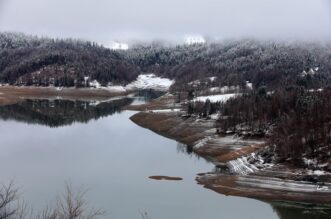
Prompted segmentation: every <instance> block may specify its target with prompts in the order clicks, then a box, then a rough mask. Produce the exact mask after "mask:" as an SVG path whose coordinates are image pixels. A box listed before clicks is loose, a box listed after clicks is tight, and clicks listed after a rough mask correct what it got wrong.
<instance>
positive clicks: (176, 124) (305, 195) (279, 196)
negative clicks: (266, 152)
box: [130, 97, 331, 204]
mask: <svg viewBox="0 0 331 219" xmlns="http://www.w3.org/2000/svg"><path fill="white" fill-rule="evenodd" d="M162 100H166V101H165V104H163V105H162ZM175 105H176V104H175V103H170V101H169V98H165V97H163V98H160V99H158V100H157V102H154V101H152V102H151V103H149V104H146V105H144V106H140V109H138V110H141V112H139V113H137V114H135V115H133V116H132V117H131V118H130V119H131V120H132V121H133V122H135V123H136V124H137V125H139V126H142V127H144V128H147V129H150V130H151V131H153V132H155V133H157V134H160V135H162V136H164V137H167V138H170V139H174V140H176V141H178V142H181V143H184V144H186V145H188V147H190V148H191V149H192V150H193V152H195V153H196V154H198V155H199V156H201V157H203V158H205V159H207V160H209V161H212V162H213V163H214V164H215V165H216V166H217V165H223V164H225V163H227V162H229V161H231V160H234V159H237V158H240V157H242V156H244V155H248V154H251V153H253V152H255V151H258V150H260V149H263V148H264V147H265V145H264V142H263V141H261V140H257V141H255V140H249V139H247V140H242V141H239V142H233V141H232V139H231V138H230V141H229V139H227V138H228V136H226V135H219V134H217V133H216V129H215V121H213V120H205V119H199V120H196V119H195V118H187V117H185V116H183V114H182V113H180V112H173V111H171V110H169V111H164V112H160V111H158V110H159V109H170V108H169V106H175ZM176 107H180V106H179V105H178V104H177V105H176ZM172 108H173V107H172ZM136 110H137V109H136ZM154 110H155V111H154ZM197 145H198V147H197ZM305 174H306V170H304V169H296V168H294V167H288V166H286V165H277V164H276V165H274V166H272V167H269V168H267V169H266V170H260V171H256V172H255V173H251V174H247V175H231V174H230V175H229V174H224V173H217V172H213V173H201V174H199V175H197V178H196V180H197V182H198V184H201V185H203V186H204V187H205V188H208V189H211V190H213V191H215V192H218V193H221V194H224V195H231V196H242V197H248V198H255V199H260V200H272V201H289V202H300V203H315V204H331V175H329V176H326V177H324V178H326V179H325V181H324V182H323V183H320V184H318V183H315V182H309V181H304V180H303V179H305V178H306V177H307V176H309V175H305Z"/></svg>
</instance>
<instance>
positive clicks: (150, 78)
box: [85, 74, 175, 92]
mask: <svg viewBox="0 0 331 219" xmlns="http://www.w3.org/2000/svg"><path fill="white" fill-rule="evenodd" d="M87 80H88V77H86V78H85V81H86V82H85V83H87ZM174 82H175V81H174V80H170V79H168V78H160V77H157V76H156V75H155V74H141V75H139V76H138V78H137V79H136V80H135V81H133V82H131V83H130V84H128V85H127V86H121V85H112V84H109V85H108V86H101V84H100V83H99V82H98V81H97V80H93V81H90V82H89V83H88V84H89V86H90V87H92V88H96V89H105V90H108V91H110V92H126V91H128V90H140V89H154V90H158V91H168V90H169V88H170V86H171V85H172V84H173V83H174Z"/></svg>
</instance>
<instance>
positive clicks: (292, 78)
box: [0, 33, 331, 91]
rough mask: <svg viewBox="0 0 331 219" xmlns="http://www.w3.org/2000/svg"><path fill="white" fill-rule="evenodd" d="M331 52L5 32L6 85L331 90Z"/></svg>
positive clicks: (321, 47) (1, 59)
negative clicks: (128, 43)
mask: <svg viewBox="0 0 331 219" xmlns="http://www.w3.org/2000/svg"><path fill="white" fill-rule="evenodd" d="M330 69H331V46H330V44H326V43H324V44H322V43H284V42H271V41H257V40H240V41H239V40H238V41H222V42H218V43H216V42H214V43H213V42H210V43H207V44H193V45H177V46H176V45H170V44H165V43H150V44H137V45H133V46H132V48H130V49H129V50H126V51H114V50H110V49H107V48H104V47H102V46H100V45H98V44H96V43H92V42H87V41H80V40H73V39H66V40H62V39H50V38H38V37H32V36H27V35H24V34H17V33H1V34H0V80H1V82H2V83H9V84H16V85H41V86H48V85H50V84H51V85H55V86H83V85H85V84H84V82H85V81H84V77H89V80H98V81H99V82H100V83H101V84H103V85H106V84H107V83H108V82H112V83H115V84H127V83H129V82H131V81H133V80H134V79H136V78H137V76H138V75H139V74H141V73H155V74H156V75H158V76H162V77H167V78H170V79H175V84H174V85H173V87H172V90H174V91H175V90H188V89H190V88H191V87H192V83H191V82H194V81H196V80H201V81H203V80H205V79H206V78H208V77H215V79H214V80H213V81H212V83H209V84H208V83H207V82H208V81H206V83H204V84H200V86H198V88H197V87H195V89H199V88H201V89H205V88H206V87H208V86H225V85H228V86H245V83H246V81H249V82H251V83H253V86H255V87H256V88H257V87H260V86H267V87H268V89H269V88H270V89H274V88H277V87H279V86H288V85H294V84H295V85H299V86H303V87H306V88H320V87H324V86H326V85H328V84H329V82H330Z"/></svg>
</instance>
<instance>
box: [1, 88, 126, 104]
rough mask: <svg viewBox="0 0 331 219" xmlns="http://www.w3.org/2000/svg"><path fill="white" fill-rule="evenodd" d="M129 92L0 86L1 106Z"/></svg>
mask: <svg viewBox="0 0 331 219" xmlns="http://www.w3.org/2000/svg"><path fill="white" fill-rule="evenodd" d="M127 94H128V93H127V92H111V91H109V90H107V89H91V88H62V89H57V88H55V87H16V86H0V105H8V104H15V103H17V102H19V101H21V100H24V99H29V98H30V99H42V98H52V97H61V98H63V99H75V100H102V99H106V98H110V97H116V96H123V95H127Z"/></svg>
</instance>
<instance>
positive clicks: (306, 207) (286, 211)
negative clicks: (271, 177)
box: [270, 202, 331, 219]
mask: <svg viewBox="0 0 331 219" xmlns="http://www.w3.org/2000/svg"><path fill="white" fill-rule="evenodd" d="M270 204H271V206H272V208H273V209H274V211H275V212H276V213H277V215H278V217H279V219H297V218H300V219H327V218H331V206H325V205H313V204H298V203H285V202H272V203H270Z"/></svg>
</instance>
